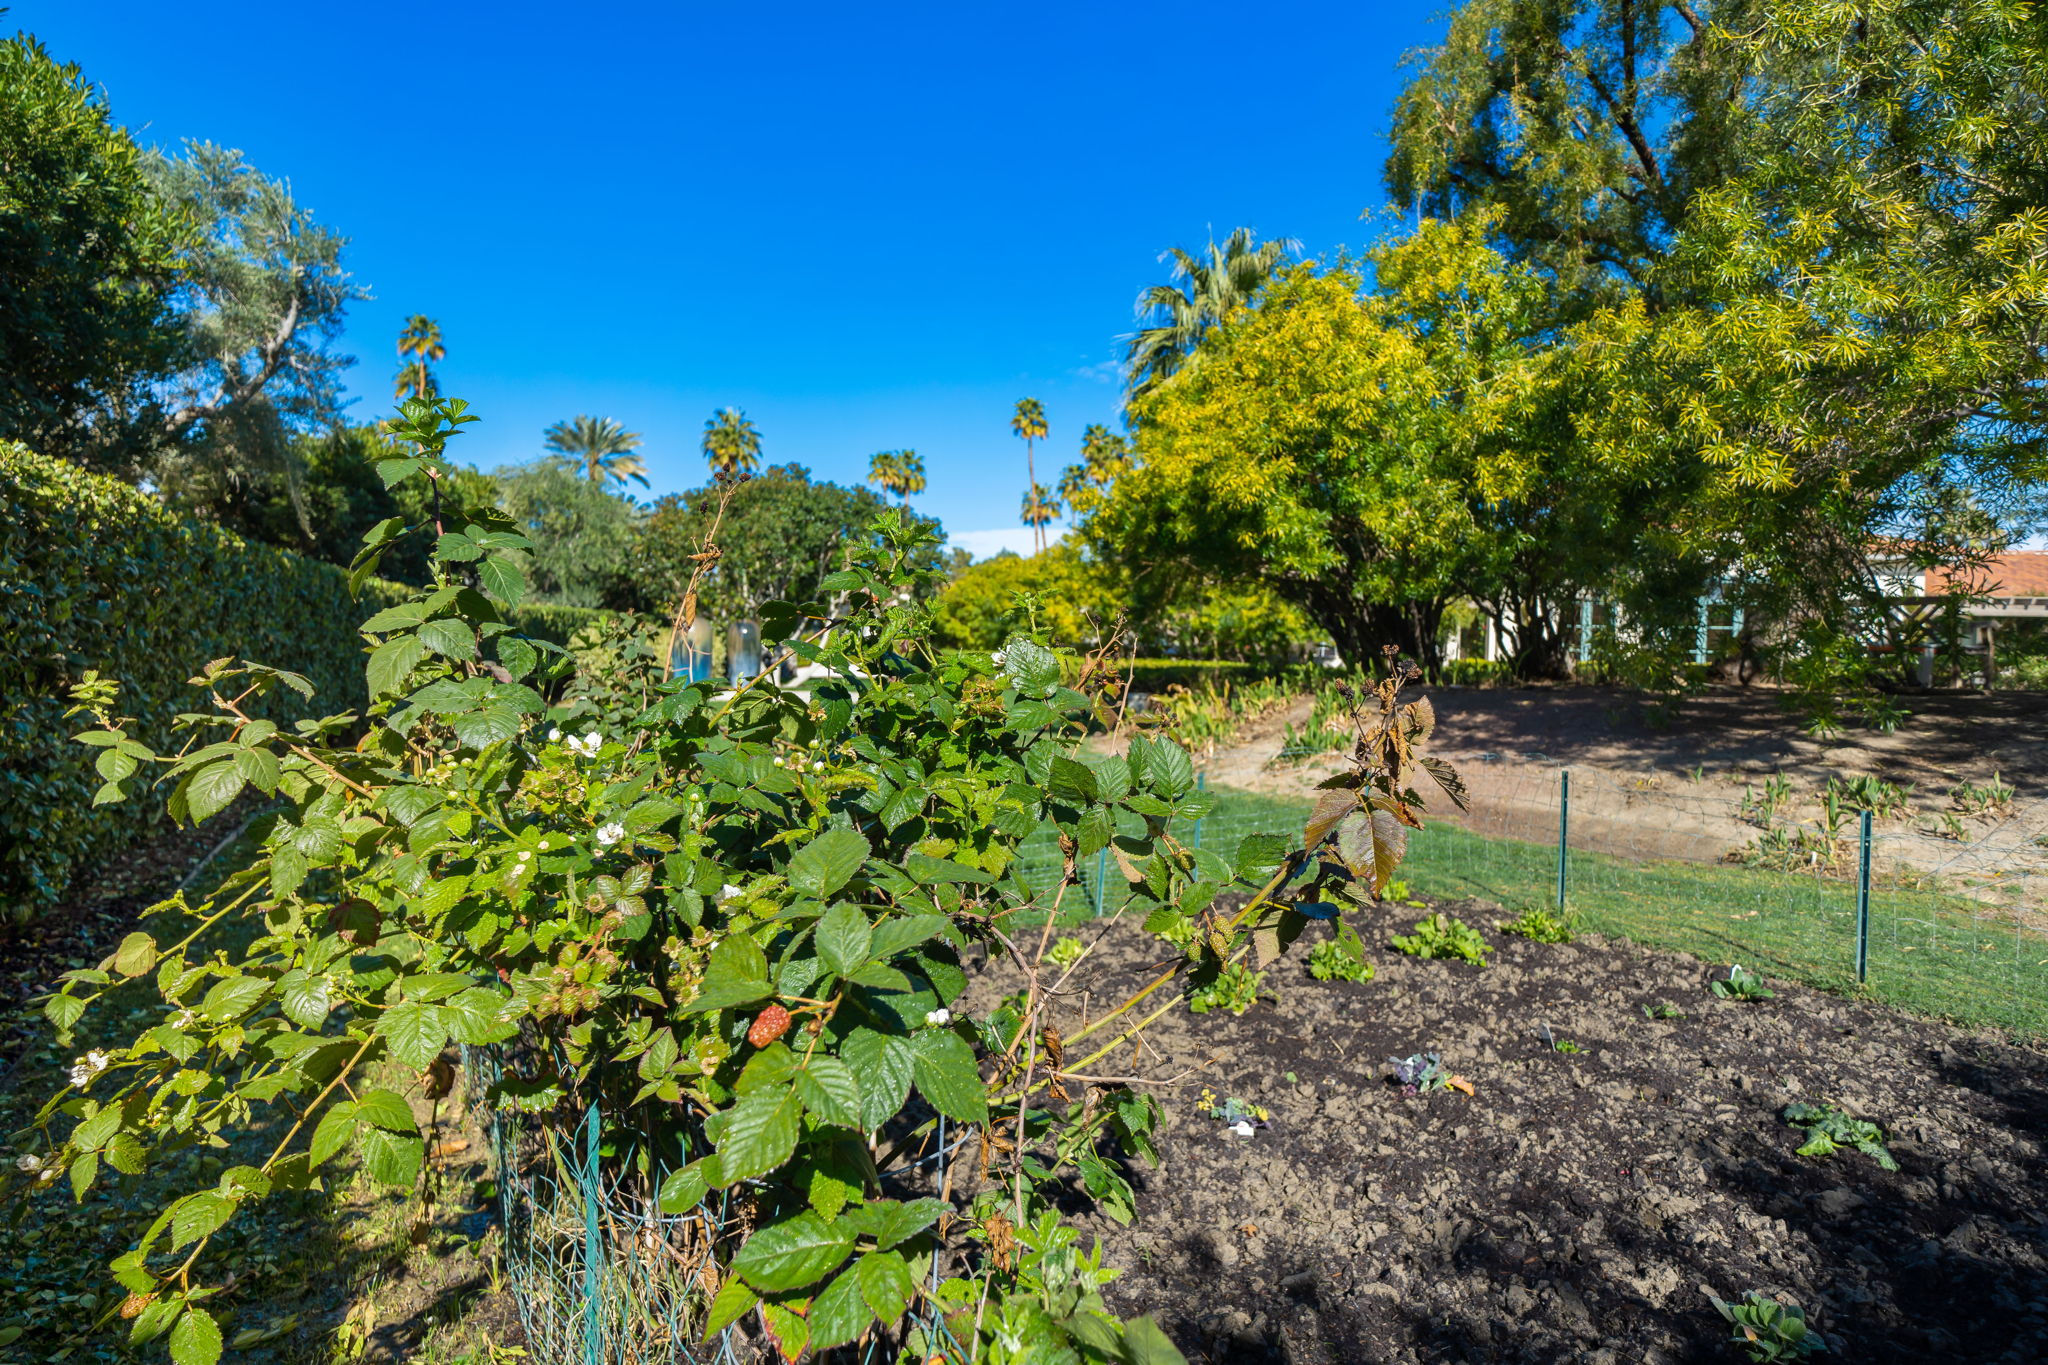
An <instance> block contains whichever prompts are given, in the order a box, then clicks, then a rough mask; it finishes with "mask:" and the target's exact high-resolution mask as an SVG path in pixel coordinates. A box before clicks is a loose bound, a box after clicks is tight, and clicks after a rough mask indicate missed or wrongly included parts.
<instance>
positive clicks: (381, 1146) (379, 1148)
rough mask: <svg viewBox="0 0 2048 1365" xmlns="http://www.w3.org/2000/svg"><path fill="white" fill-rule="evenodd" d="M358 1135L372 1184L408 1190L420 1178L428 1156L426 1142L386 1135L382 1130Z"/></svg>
mask: <svg viewBox="0 0 2048 1365" xmlns="http://www.w3.org/2000/svg"><path fill="white" fill-rule="evenodd" d="M357 1133H358V1135H359V1139H360V1142H361V1145H362V1149H363V1169H364V1170H366V1171H368V1172H369V1173H370V1178H371V1179H372V1180H377V1181H381V1182H383V1183H384V1184H386V1185H397V1186H399V1187H400V1188H405V1187H409V1186H410V1185H411V1184H412V1182H413V1181H414V1179H415V1178H417V1177H418V1175H419V1173H420V1163H421V1161H422V1160H423V1159H424V1158H425V1157H426V1152H427V1144H426V1141H425V1140H424V1139H422V1138H419V1137H416V1136H412V1135H409V1134H405V1133H387V1132H385V1131H384V1130H383V1129H381V1128H359V1129H357Z"/></svg>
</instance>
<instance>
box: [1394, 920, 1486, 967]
mask: <svg viewBox="0 0 2048 1365" xmlns="http://www.w3.org/2000/svg"><path fill="white" fill-rule="evenodd" d="M1394 946H1395V947H1396V948H1399V949H1400V950H1401V951H1402V952H1404V953H1407V954H1408V955H1409V956H1410V957H1433V958H1455V959H1457V960H1459V961H1461V962H1470V963H1473V964H1474V965H1476V966H1480V967H1484V966H1485V965H1486V955H1487V954H1488V953H1490V952H1492V951H1493V945H1492V944H1490V943H1488V942H1487V941H1486V940H1485V939H1483V938H1481V937H1480V936H1479V931H1478V930H1477V929H1474V928H1473V927H1472V926H1471V925H1469V924H1467V923H1465V921H1463V920H1461V919H1453V918H1451V917H1450V916H1449V915H1446V914H1442V913H1438V914H1434V915H1426V916H1424V917H1423V918H1422V919H1419V920H1417V921H1416V922H1415V932H1414V933H1412V934H1396V935H1394Z"/></svg>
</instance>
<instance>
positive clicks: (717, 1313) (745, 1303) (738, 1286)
mask: <svg viewBox="0 0 2048 1365" xmlns="http://www.w3.org/2000/svg"><path fill="white" fill-rule="evenodd" d="M760 1301H761V1296H760V1295H759V1294H757V1293H755V1292H754V1290H753V1288H752V1287H751V1286H749V1285H748V1284H747V1282H746V1281H745V1280H742V1279H740V1278H739V1277H738V1276H731V1277H728V1278H727V1280H726V1282H725V1283H724V1284H722V1285H720V1286H719V1287H718V1293H717V1294H715V1295H713V1296H712V1299H711V1310H710V1312H709V1314H707V1315H706V1317H705V1321H704V1339H705V1340H706V1341H709V1340H711V1338H713V1337H715V1336H717V1335H718V1334H719V1333H720V1332H723V1331H724V1330H725V1329H726V1328H728V1327H730V1326H732V1325H733V1324H734V1323H735V1322H738V1321H739V1320H740V1316H741V1315H742V1314H744V1313H745V1312H746V1311H747V1310H748V1309H749V1308H752V1307H753V1306H754V1305H755V1304H757V1303H759V1302H760Z"/></svg>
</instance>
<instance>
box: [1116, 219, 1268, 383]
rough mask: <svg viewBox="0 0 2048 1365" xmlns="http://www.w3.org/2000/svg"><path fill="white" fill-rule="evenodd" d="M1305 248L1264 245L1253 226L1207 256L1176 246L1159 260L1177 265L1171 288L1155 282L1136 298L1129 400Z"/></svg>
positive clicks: (1127, 356)
mask: <svg viewBox="0 0 2048 1365" xmlns="http://www.w3.org/2000/svg"><path fill="white" fill-rule="evenodd" d="M1300 250H1301V243H1300V242H1298V241H1296V240H1294V239H1293V238H1292V237H1282V238H1278V239H1277V240H1274V241H1271V242H1263V243H1262V242H1260V241H1259V240H1258V238H1256V237H1255V236H1253V235H1252V231H1251V229H1250V228H1239V229H1237V230H1236V231H1235V232H1233V233H1231V234H1230V235H1229V236H1228V237H1226V238H1224V239H1223V245H1222V246H1220V247H1219V246H1217V245H1216V243H1215V242H1213V241H1212V242H1210V243H1209V249H1208V254H1207V256H1206V257H1197V256H1193V255H1190V254H1189V253H1187V252H1185V251H1183V250H1181V249H1180V248H1179V247H1173V248H1171V249H1170V250H1168V251H1166V252H1164V253H1162V254H1161V255H1160V257H1159V259H1160V260H1161V261H1171V262H1172V263H1173V279H1174V283H1172V284H1155V285H1153V286H1152V287H1151V288H1150V289H1147V290H1146V291H1145V292H1144V293H1142V294H1140V295H1138V321H1139V322H1140V323H1145V324H1150V325H1148V326H1143V327H1141V328H1140V330H1139V331H1138V334H1137V335H1136V336H1134V337H1132V338H1131V339H1130V345H1129V347H1128V348H1127V349H1126V350H1125V352H1124V369H1125V375H1126V382H1128V383H1129V385H1130V390H1131V397H1133V398H1138V397H1142V396H1143V395H1144V394H1146V393H1148V392H1150V391H1151V390H1152V389H1154V388H1156V387H1157V386H1158V385H1160V384H1161V383H1163V382H1164V381H1165V380H1166V379H1168V378H1169V377H1170V376H1171V375H1172V374H1173V373H1174V371H1176V370H1178V369H1179V368H1180V366H1181V362H1182V361H1183V360H1185V359H1187V357H1188V356H1190V355H1192V354H1193V353H1194V349H1195V347H1196V345H1197V344H1199V343H1200V341H1201V340H1202V336H1203V334H1204V333H1205V332H1207V331H1208V330H1209V329H1210V328H1211V327H1214V326H1215V325H1216V324H1217V323H1219V322H1221V321H1223V319H1224V318H1226V317H1228V316H1229V315H1230V310H1231V309H1233V308H1238V307H1242V306H1243V305H1245V304H1248V303H1250V302H1251V301H1252V297H1253V296H1254V295H1255V294H1257V293H1258V292H1259V290H1260V288H1261V287H1263V286H1264V285H1265V283H1266V281H1267V280H1269V279H1271V278H1273V274H1274V272H1275V271H1277V270H1278V269H1279V268H1280V266H1281V263H1282V262H1284V261H1285V260H1286V259H1287V258H1288V257H1289V256H1290V255H1293V254H1295V253H1297V252H1299V251H1300Z"/></svg>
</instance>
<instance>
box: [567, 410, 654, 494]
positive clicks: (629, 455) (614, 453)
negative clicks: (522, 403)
mask: <svg viewBox="0 0 2048 1365" xmlns="http://www.w3.org/2000/svg"><path fill="white" fill-rule="evenodd" d="M544 435H545V436H546V438H547V448H548V449H549V450H552V451H554V452H555V453H557V454H559V455H567V456H568V457H569V458H570V459H572V460H575V461H576V462H577V463H579V464H581V465H582V466H583V474H584V477H585V478H587V479H589V480H590V481H591V482H592V483H604V482H606V481H607V480H610V479H617V480H618V481H619V482H620V483H622V484H623V483H624V482H625V481H626V480H628V479H637V480H639V481H640V486H641V487H642V488H646V487H649V486H650V485H649V484H648V482H647V465H646V463H645V462H644V461H643V460H641V458H640V457H639V456H638V455H635V454H633V452H634V451H635V450H638V449H639V448H640V433H639V432H637V431H628V430H626V429H625V428H624V427H623V426H621V425H619V424H618V423H617V422H615V421H613V420H612V419H611V418H609V417H589V416H579V417H572V418H570V419H569V420H568V421H566V422H557V423H555V424H554V425H553V426H551V427H549V428H548V429H547V431H546V432H545V433H544Z"/></svg>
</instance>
